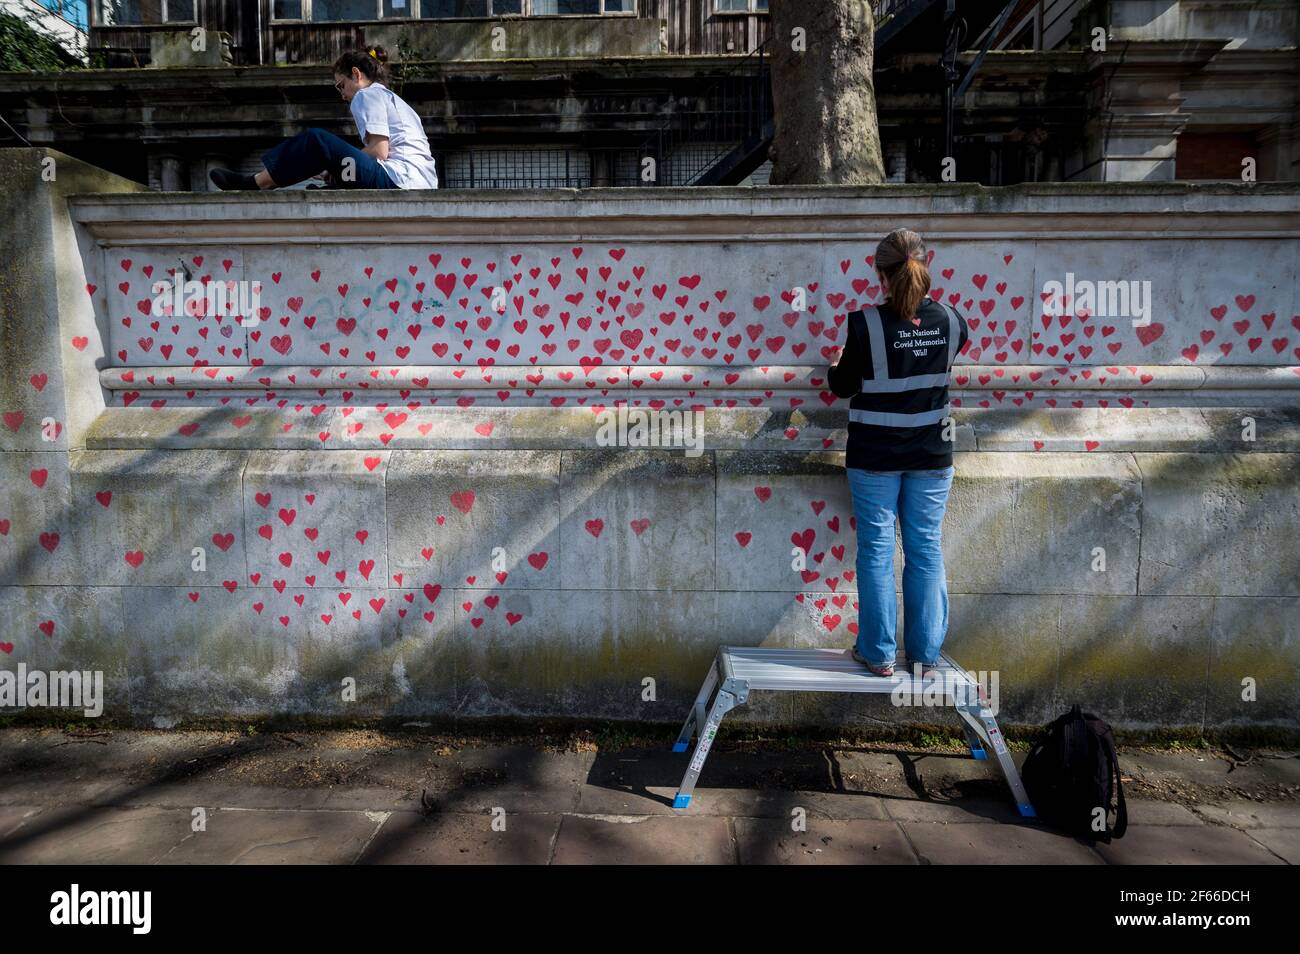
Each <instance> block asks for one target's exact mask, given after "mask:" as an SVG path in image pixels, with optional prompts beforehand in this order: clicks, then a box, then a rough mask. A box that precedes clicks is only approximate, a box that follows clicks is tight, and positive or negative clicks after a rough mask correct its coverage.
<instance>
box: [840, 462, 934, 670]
mask: <svg viewBox="0 0 1300 954" xmlns="http://www.w3.org/2000/svg"><path fill="white" fill-rule="evenodd" d="M848 474H849V492H850V493H851V494H852V495H853V514H854V516H855V517H856V518H857V528H858V529H857V534H858V564H857V571H858V641H857V650H858V653H859V654H860V655H861V656H862V657H863V658H864V659H866V660H867V661H868V662H870V663H871V664H872V665H877V666H883V665H885V664H887V663H890V664H892V663H893V661H894V656H895V655H896V654H897V652H898V643H897V641H896V640H895V637H894V634H895V628H896V626H897V622H898V606H897V603H896V598H895V595H894V521H895V519H897V521H898V523H899V524H900V526H901V529H902V536H903V646H904V648H905V650H906V651H907V656H908V658H909V659H911V660H913V661H914V662H920V663H932V662H935V661H936V660H937V659H938V658H939V650H940V648H941V647H942V646H943V639H944V636H945V635H947V632H948V585H947V581H946V580H945V579H944V568H943V550H942V549H941V547H940V545H939V541H940V531H941V526H942V524H943V513H944V510H945V508H946V507H947V504H948V491H949V490H950V489H951V488H952V476H953V468H951V467H945V468H943V469H941V470H902V471H872V470H861V469H858V468H855V467H850V468H848Z"/></svg>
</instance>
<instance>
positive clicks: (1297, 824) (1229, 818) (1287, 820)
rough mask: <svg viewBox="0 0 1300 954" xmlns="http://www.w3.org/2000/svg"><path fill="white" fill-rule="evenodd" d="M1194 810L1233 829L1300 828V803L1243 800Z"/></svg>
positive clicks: (1208, 819)
mask: <svg viewBox="0 0 1300 954" xmlns="http://www.w3.org/2000/svg"><path fill="white" fill-rule="evenodd" d="M1193 810H1194V811H1195V812H1196V813H1197V814H1198V815H1201V816H1202V817H1203V818H1205V819H1206V820H1207V821H1211V822H1217V823H1219V824H1221V825H1230V826H1232V827H1233V828H1300V802H1248V801H1244V800H1242V801H1232V802H1223V803H1221V804H1218V805H1209V804H1207V805H1196V806H1194V808H1193Z"/></svg>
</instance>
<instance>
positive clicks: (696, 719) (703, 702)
mask: <svg viewBox="0 0 1300 954" xmlns="http://www.w3.org/2000/svg"><path fill="white" fill-rule="evenodd" d="M717 684H718V661H717V659H714V660H713V662H712V663H711V664H710V665H709V673H708V675H707V676H705V677H704V685H703V686H701V687H700V692H699V695H697V696H696V697H695V705H693V706H691V714H690V715H688V716H687V717H686V724H685V725H684V726H682V731H681V732H680V733H679V734H678V736H677V741H676V742H675V743H674V744H673V751H674V752H685V751H686V749H687V748H688V747H689V746H690V744H691V736H693V735H694V734H695V732H696V730H697V729H698V728H699V727H700V725H701V724H703V722H704V712H705V707H706V706H707V705H708V704H709V696H711V695H713V689H714V687H715V686H717Z"/></svg>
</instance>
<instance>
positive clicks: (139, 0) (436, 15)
mask: <svg viewBox="0 0 1300 954" xmlns="http://www.w3.org/2000/svg"><path fill="white" fill-rule="evenodd" d="M103 2H104V3H105V4H108V3H133V4H134V5H137V6H138V5H141V4H144V5H146V6H148V5H150V0H103ZM161 2H163V0H152V5H153V6H155V7H156V6H158V5H159V4H160V3H161ZM167 2H170V3H173V4H175V3H180V2H184V3H186V4H188V5H190V6H191V7H192V5H193V3H194V0H167ZM748 2H753V3H761V4H762V6H763V9H764V10H766V9H767V0H748ZM607 13H608V14H623V15H628V14H631V15H633V16H635V15H636V0H272V3H271V19H273V20H311V21H316V22H335V23H337V22H348V21H353V22H355V21H359V20H385V19H393V18H397V19H426V20H446V19H458V18H471V19H472V18H487V17H502V16H534V17H545V16H600V15H602V14H607ZM147 22H156V21H147Z"/></svg>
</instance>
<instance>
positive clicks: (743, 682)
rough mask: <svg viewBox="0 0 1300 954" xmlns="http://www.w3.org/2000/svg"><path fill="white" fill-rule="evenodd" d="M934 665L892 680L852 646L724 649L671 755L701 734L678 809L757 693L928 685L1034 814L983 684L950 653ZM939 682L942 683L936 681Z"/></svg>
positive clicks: (918, 692) (1025, 812) (975, 751)
mask: <svg viewBox="0 0 1300 954" xmlns="http://www.w3.org/2000/svg"><path fill="white" fill-rule="evenodd" d="M939 655H940V661H939V662H936V663H934V664H932V665H933V667H934V673H933V675H932V676H929V677H926V678H917V677H916V676H915V674H914V673H912V672H904V671H903V670H902V669H895V670H894V675H893V676H891V677H889V678H888V679H886V678H884V677H882V676H874V675H872V674H871V673H870V672H868V671H867V668H866V667H865V666H863V665H862V664H861V663H859V662H857V661H856V660H854V658H853V657H852V656H851V655H850V654H849V650H847V649H763V648H760V647H755V646H719V647H718V655H717V657H716V658H715V659H714V661H713V664H712V665H711V666H710V667H709V674H708V675H707V676H706V677H705V678H704V685H703V686H702V687H701V688H700V693H699V695H698V696H696V698H695V705H694V706H693V707H692V708H691V714H690V715H689V716H687V717H686V724H685V725H684V726H682V731H681V734H680V735H679V736H678V737H677V743H676V744H675V745H674V746H673V751H674V752H685V751H686V750H687V748H688V747H689V746H690V742H691V738H692V737H693V736H698V737H699V738H698V741H697V742H696V743H695V751H694V752H692V753H691V760H690V762H689V764H688V767H687V769H686V775H685V777H683V778H682V784H681V787H680V788H679V789H678V790H677V797H676V798H675V799H673V808H687V807H688V806H689V805H690V803H691V793H692V792H693V791H694V789H695V783H696V781H697V780H698V779H699V777H700V772H701V770H702V769H703V768H704V760H705V759H706V758H708V755H709V748H710V747H711V746H712V745H713V740H714V738H715V737H716V736H717V734H718V726H719V725H721V724H722V718H723V716H725V715H726V714H727V713H728V712H730V711H731V710H732V709H734V708H735V707H736V706H739V705H744V703H745V702H746V700H747V699H748V698H749V693H750V692H751V691H752V690H769V691H775V692H871V693H889V694H892V693H893V692H894V691H895V689H901V690H905V691H910V692H911V693H912V698H913V699H915V698H919V697H923V694H924V693H925V692H926V690H927V689H929V691H930V693H931V694H934V693H935V692H936V690H937V689H939V688H941V689H942V690H943V693H944V701H945V703H946V704H951V705H952V706H953V707H954V708H955V709H956V710H957V715H958V716H959V717H960V718H961V725H962V731H964V732H965V734H966V742H967V744H968V745H969V746H970V752H971V755H972V756H974V757H975V758H977V759H987V758H988V752H987V750H986V748H985V747H986V746H987V747H989V748H992V749H993V753H994V755H995V756H996V757H997V762H998V767H999V768H1001V769H1002V774H1003V776H1004V777H1005V778H1006V780H1007V785H1008V786H1010V788H1011V794H1012V795H1013V796H1014V797H1015V800H1016V807H1017V808H1018V809H1019V810H1020V814H1021V815H1022V816H1024V817H1026V818H1032V817H1033V816H1034V814H1035V813H1034V807H1033V805H1032V804H1030V801H1029V796H1028V795H1027V794H1026V793H1025V787H1024V785H1022V784H1021V782H1020V773H1019V772H1018V771H1017V770H1016V763H1015V762H1014V761H1012V759H1011V752H1010V751H1009V750H1008V749H1007V744H1006V742H1005V741H1004V740H1003V738H1002V733H1001V732H1000V731H999V730H998V723H997V720H996V719H995V718H994V717H993V713H992V711H990V709H989V707H988V704H987V703H988V700H987V698H986V697H985V694H984V691H983V688H982V687H981V686H980V685H979V683H978V682H976V681H975V680H974V679H972V678H971V676H970V675H969V674H968V673H967V672H966V671H965V670H963V669H962V668H961V667H960V666H958V665H957V664H956V663H954V662H953V661H952V659H951V658H950V657H949V656H948V655H947V654H946V653H940V654H939ZM936 683H937V685H936Z"/></svg>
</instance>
